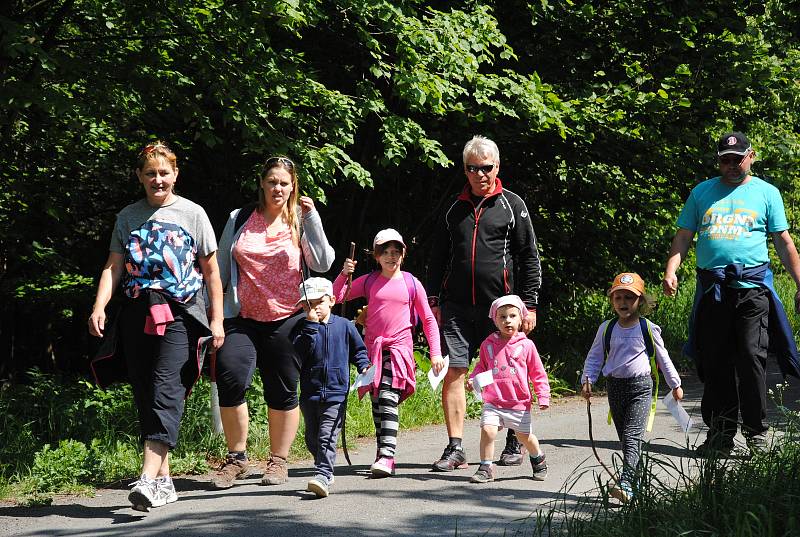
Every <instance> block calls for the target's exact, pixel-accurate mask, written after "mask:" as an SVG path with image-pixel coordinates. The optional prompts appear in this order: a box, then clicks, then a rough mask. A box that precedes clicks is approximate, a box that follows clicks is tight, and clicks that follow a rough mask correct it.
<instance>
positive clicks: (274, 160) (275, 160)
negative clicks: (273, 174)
mask: <svg viewBox="0 0 800 537" xmlns="http://www.w3.org/2000/svg"><path fill="white" fill-rule="evenodd" d="M276 164H280V165H282V166H286V167H287V168H288V169H290V170H292V169H294V162H292V160H291V159H290V158H288V157H269V158H268V159H267V162H265V163H264V168H265V169H270V168H272V167H273V166H274V165H276Z"/></svg>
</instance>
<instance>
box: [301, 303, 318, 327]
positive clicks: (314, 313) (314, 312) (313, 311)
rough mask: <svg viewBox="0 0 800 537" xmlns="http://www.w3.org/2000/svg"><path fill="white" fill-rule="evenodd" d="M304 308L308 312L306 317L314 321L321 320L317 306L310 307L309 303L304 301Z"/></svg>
mask: <svg viewBox="0 0 800 537" xmlns="http://www.w3.org/2000/svg"><path fill="white" fill-rule="evenodd" d="M303 310H304V311H305V312H306V319H308V320H309V321H311V322H314V323H318V322H319V315H317V309H316V308H309V307H308V304H306V303H305V302H303Z"/></svg>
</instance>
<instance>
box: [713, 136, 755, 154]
mask: <svg viewBox="0 0 800 537" xmlns="http://www.w3.org/2000/svg"><path fill="white" fill-rule="evenodd" d="M751 149H753V148H752V146H751V145H750V140H748V139H747V136H745V135H744V134H742V133H741V132H729V133H727V134H723V135H722V137H720V139H719V142H717V156H719V157H721V156H722V155H742V156H744V155H746V154H747V153H749V152H750V150H751Z"/></svg>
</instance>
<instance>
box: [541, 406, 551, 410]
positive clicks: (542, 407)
mask: <svg viewBox="0 0 800 537" xmlns="http://www.w3.org/2000/svg"><path fill="white" fill-rule="evenodd" d="M548 408H550V405H539V410H547V409H548Z"/></svg>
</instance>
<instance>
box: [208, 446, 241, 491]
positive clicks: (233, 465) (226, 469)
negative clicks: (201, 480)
mask: <svg viewBox="0 0 800 537" xmlns="http://www.w3.org/2000/svg"><path fill="white" fill-rule="evenodd" d="M248 467H249V465H248V461H247V459H237V458H236V457H235V456H233V455H230V454H229V455H228V456H227V457H226V458H225V462H223V463H222V466H220V467H219V470H217V471H216V472H214V475H213V476H212V477H211V484H212V485H213V487H214V488H216V489H228V488H231V487H232V486H233V483H234V482H235V481H236V480H237V479H244V478H245V477H247V472H248Z"/></svg>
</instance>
